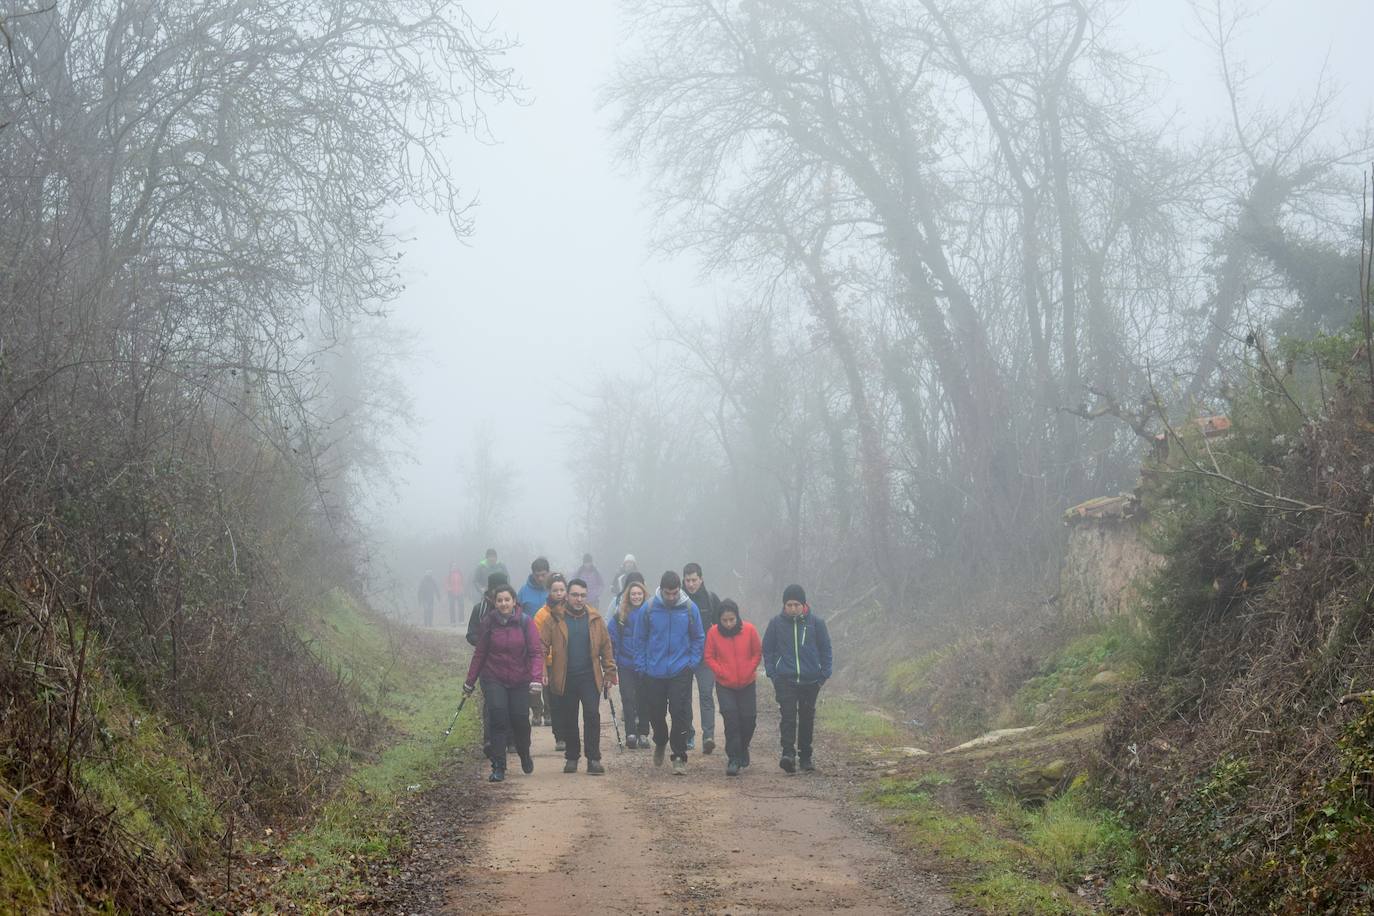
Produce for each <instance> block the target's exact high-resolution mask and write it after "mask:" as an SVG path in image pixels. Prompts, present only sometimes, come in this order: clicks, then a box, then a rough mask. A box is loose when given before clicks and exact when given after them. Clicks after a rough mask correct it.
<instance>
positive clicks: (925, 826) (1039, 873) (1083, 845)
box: [865, 772, 1139, 914]
mask: <svg viewBox="0 0 1374 916" xmlns="http://www.w3.org/2000/svg"><path fill="white" fill-rule="evenodd" d="M953 783H954V779H953V777H951V776H950V775H948V774H945V773H939V772H930V773H925V774H921V775H919V776H916V777H914V778H912V777H897V778H886V779H882V780H880V781H879V782H877V783H876V784H875V785H874V787H873V788H871V789H870V790H869V791H868V792H867V793H866V795H865V800H866V801H868V802H869V803H870V804H873V805H874V806H876V807H877V808H879V809H881V810H883V811H886V812H887V814H888V817H889V819H890V820H891V822H892V823H894V824H896V825H897V826H899V827H900V828H901V836H902V838H903V840H904V841H905V842H906V843H908V844H909V845H910V846H911V847H912V848H914V849H916V850H918V851H919V852H921V853H923V854H926V855H929V856H932V857H934V858H935V859H937V860H939V861H940V862H942V863H944V864H945V865H946V866H947V867H949V868H950V870H952V871H954V872H956V873H959V874H963V875H966V876H967V878H966V879H965V880H964V881H962V882H960V883H959V884H958V885H957V886H956V891H957V893H958V894H959V896H961V897H962V898H963V899H965V900H966V901H967V902H969V903H973V904H975V905H977V906H979V907H982V908H984V909H986V910H987V911H988V912H991V913H1031V914H1042V913H1043V914H1063V913H1079V912H1085V911H1087V909H1086V907H1085V906H1084V905H1083V904H1082V903H1080V901H1078V900H1077V899H1076V898H1075V897H1074V896H1073V895H1071V894H1070V893H1068V891H1067V889H1066V885H1067V886H1073V885H1075V884H1076V883H1077V882H1078V881H1079V879H1080V878H1081V876H1083V875H1084V874H1086V873H1088V872H1090V871H1091V872H1095V873H1102V874H1111V875H1116V876H1118V880H1117V881H1116V882H1115V883H1114V885H1113V887H1112V888H1111V890H1110V891H1109V896H1110V897H1111V898H1112V899H1114V900H1115V901H1118V902H1122V903H1123V905H1124V903H1125V902H1128V901H1130V900H1131V899H1132V898H1131V887H1132V880H1131V879H1132V878H1133V877H1134V876H1135V874H1136V873H1137V872H1138V870H1139V861H1138V859H1137V857H1136V855H1135V853H1134V851H1133V847H1132V837H1131V834H1130V832H1129V831H1128V830H1127V829H1126V828H1125V827H1124V826H1122V824H1121V823H1120V821H1119V820H1118V819H1117V817H1116V816H1115V815H1114V814H1113V813H1111V812H1108V811H1104V810H1102V809H1100V808H1098V807H1096V806H1094V805H1093V804H1092V802H1091V799H1090V798H1089V795H1088V792H1087V790H1086V789H1085V788H1084V787H1083V785H1082V784H1081V783H1077V784H1075V785H1074V786H1073V787H1071V788H1070V789H1069V791H1067V792H1065V793H1064V794H1063V795H1060V796H1059V797H1057V798H1054V799H1051V800H1050V801H1049V802H1048V803H1046V804H1045V805H1043V806H1042V807H1040V808H1038V809H1026V808H1023V807H1022V806H1021V805H1020V804H1018V803H1017V802H1016V800H1015V799H1013V798H1010V797H1008V796H1005V795H1002V796H996V797H994V798H991V799H989V800H988V802H989V804H988V805H987V808H986V810H981V809H980V810H971V809H968V808H967V807H966V806H964V805H962V804H961V803H960V802H959V801H958V800H957V799H958V794H957V793H956V792H951V791H941V790H942V789H945V788H946V787H949V786H951V785H952V784H953Z"/></svg>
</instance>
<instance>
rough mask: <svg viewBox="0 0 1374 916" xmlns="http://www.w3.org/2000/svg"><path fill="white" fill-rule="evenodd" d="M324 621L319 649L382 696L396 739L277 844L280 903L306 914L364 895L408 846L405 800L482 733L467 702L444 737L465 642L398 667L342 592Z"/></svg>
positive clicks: (383, 637) (385, 642)
mask: <svg viewBox="0 0 1374 916" xmlns="http://www.w3.org/2000/svg"><path fill="white" fill-rule="evenodd" d="M321 623H322V626H321V627H320V633H321V636H320V645H321V648H322V651H324V652H325V654H326V655H327V656H328V657H329V658H330V659H331V660H333V661H334V662H335V663H336V664H338V666H339V667H340V668H341V669H342V670H344V671H345V672H346V673H348V674H349V676H351V677H354V678H356V679H357V680H358V681H359V682H360V683H362V684H363V685H365V686H366V687H367V688H368V689H369V691H370V692H371V693H372V695H374V696H375V697H376V698H377V702H378V708H379V712H380V713H381V714H382V715H383V716H384V717H385V719H386V721H387V723H388V726H389V727H390V729H391V732H392V738H391V740H389V741H388V742H387V743H388V746H387V747H386V749H385V750H383V751H382V752H381V754H380V755H379V756H378V757H377V758H376V759H375V760H374V761H371V762H368V763H366V764H364V765H361V766H358V767H357V768H355V769H354V770H353V771H352V772H351V773H350V774H349V775H348V777H347V778H346V779H345V780H344V781H343V783H342V784H341V785H340V786H339V788H338V790H337V791H336V792H335V794H334V796H333V797H332V798H331V799H330V800H329V801H328V802H327V803H326V804H325V805H324V806H323V807H321V808H320V809H319V811H318V813H317V815H316V817H315V818H314V819H313V821H312V822H311V824H310V825H309V826H308V827H307V828H305V829H302V830H299V831H296V832H294V833H292V834H291V835H290V836H289V837H288V838H287V839H285V840H284V841H283V842H282V843H281V844H280V845H279V846H277V848H276V852H277V855H278V856H279V857H280V859H281V860H282V862H283V863H285V869H284V871H283V873H282V874H281V876H280V879H279V881H278V883H277V886H276V889H275V890H276V896H277V898H278V899H277V900H276V901H274V903H275V905H277V906H281V905H282V904H289V905H292V906H294V907H295V908H296V910H297V911H299V912H306V913H311V912H326V911H331V910H335V911H337V910H338V909H339V908H340V907H343V908H347V907H348V906H349V905H350V903H357V902H359V900H360V899H361V897H363V896H365V895H366V893H367V885H368V884H369V875H370V874H371V871H370V869H371V868H372V867H373V866H375V865H376V863H378V862H379V861H381V860H385V859H386V858H387V857H389V856H391V855H393V854H394V853H396V852H397V851H398V850H399V849H400V848H401V847H402V846H403V845H404V843H405V837H404V834H403V833H401V832H400V831H398V830H397V829H396V823H395V815H396V814H397V812H398V810H399V805H400V802H401V800H402V799H403V798H404V797H405V796H406V795H407V794H408V792H410V791H412V788H411V787H414V786H421V787H423V786H424V785H425V784H426V782H427V781H428V780H429V779H430V778H431V777H432V775H433V774H434V772H435V771H436V770H437V769H438V768H439V766H440V764H441V763H442V761H443V759H444V756H445V755H446V754H447V753H449V752H450V751H451V750H452V749H453V748H454V747H458V746H462V745H465V744H469V743H471V742H473V741H474V740H476V738H477V735H478V732H479V731H480V725H479V720H478V718H477V716H476V711H475V710H474V709H471V708H465V709H464V711H463V715H462V716H461V717H460V719H459V721H458V724H457V727H456V728H455V729H454V732H453V734H452V735H451V736H450V737H449V738H448V739H447V740H446V741H445V740H444V739H443V730H444V728H445V727H446V726H447V724H448V720H449V718H450V717H451V716H452V714H453V711H454V706H455V703H456V702H457V699H458V697H459V696H460V692H461V688H462V684H463V677H464V675H465V674H466V672H467V664H466V661H465V659H464V657H463V656H462V655H461V654H460V652H461V650H460V649H459V648H458V647H459V645H460V644H461V641H460V640H458V639H457V638H455V639H454V640H453V644H452V645H450V646H446V647H444V651H439V652H430V653H427V654H422V655H419V656H417V655H415V654H408V653H407V654H405V655H404V656H403V657H402V658H401V661H400V663H397V652H396V651H395V647H394V646H393V645H392V643H391V642H390V640H389V639H388V635H387V633H386V632H385V631H384V630H383V629H382V628H381V627H380V626H379V625H378V624H377V623H375V622H374V621H373V620H372V619H371V618H369V617H367V616H366V615H364V614H363V613H362V612H361V611H360V610H359V609H358V608H357V607H356V606H354V605H353V604H352V602H350V601H349V600H348V599H347V598H345V597H343V596H335V597H334V599H333V600H332V601H331V602H330V604H329V606H328V607H326V608H325V610H324V614H323V616H322V620H321ZM463 645H464V647H465V644H463ZM468 706H469V707H471V706H472V704H471V703H469V704H468Z"/></svg>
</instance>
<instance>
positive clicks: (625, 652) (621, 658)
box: [606, 572, 649, 749]
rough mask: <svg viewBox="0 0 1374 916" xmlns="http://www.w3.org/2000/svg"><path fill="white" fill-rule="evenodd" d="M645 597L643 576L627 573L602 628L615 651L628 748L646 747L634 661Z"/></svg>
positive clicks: (645, 721)
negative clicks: (628, 575) (627, 580)
mask: <svg viewBox="0 0 1374 916" xmlns="http://www.w3.org/2000/svg"><path fill="white" fill-rule="evenodd" d="M648 595H649V592H648V590H647V589H645V588H644V577H643V576H642V575H640V574H639V573H637V572H634V573H630V577H629V582H628V584H627V585H626V586H625V593H624V594H623V595H621V596H620V601H618V602H617V603H616V606H615V607H614V608H612V609H611V614H610V616H609V617H608V618H606V629H607V630H608V631H609V632H610V634H611V645H612V646H613V647H614V649H615V668H616V674H617V675H618V676H619V678H620V714H621V715H622V716H624V717H625V731H626V735H625V746H626V747H628V748H631V749H634V748H638V747H643V748H648V747H649V720H648V719H647V718H645V717H644V716H643V715H642V712H643V706H642V704H641V703H640V699H639V680H640V674H639V669H638V668H637V667H635V660H634V634H635V627H637V626H641V625H642V624H643V618H644V613H643V610H644V604H645V601H646V599H647V598H648ZM641 736H642V737H641Z"/></svg>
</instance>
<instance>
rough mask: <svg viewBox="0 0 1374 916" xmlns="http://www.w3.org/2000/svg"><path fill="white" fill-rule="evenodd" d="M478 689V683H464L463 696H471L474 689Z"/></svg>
mask: <svg viewBox="0 0 1374 916" xmlns="http://www.w3.org/2000/svg"><path fill="white" fill-rule="evenodd" d="M476 689H477V685H476V684H464V685H463V696H465V697H470V696H472V692H473V691H474V690H476Z"/></svg>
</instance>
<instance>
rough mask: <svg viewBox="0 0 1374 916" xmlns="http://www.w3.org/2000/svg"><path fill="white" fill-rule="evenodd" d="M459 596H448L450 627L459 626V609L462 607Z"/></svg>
mask: <svg viewBox="0 0 1374 916" xmlns="http://www.w3.org/2000/svg"><path fill="white" fill-rule="evenodd" d="M459 598H460V596H459V595H454V594H450V595H449V596H448V625H449V626H451V627H456V626H458V608H460V607H462V602H461V601H460V600H459Z"/></svg>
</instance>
